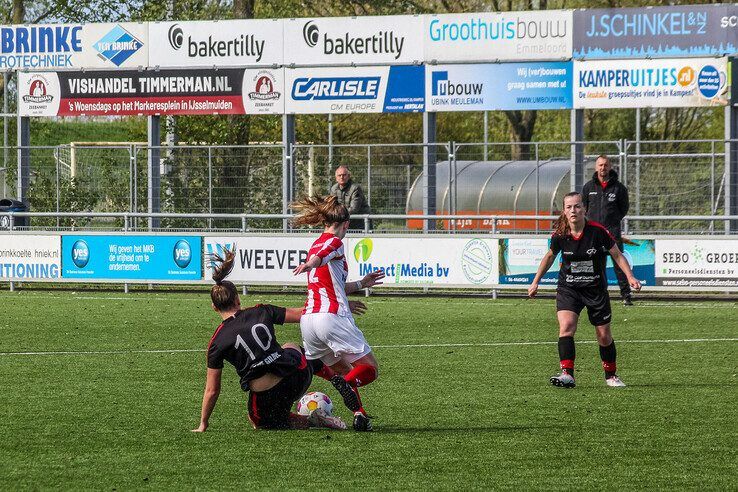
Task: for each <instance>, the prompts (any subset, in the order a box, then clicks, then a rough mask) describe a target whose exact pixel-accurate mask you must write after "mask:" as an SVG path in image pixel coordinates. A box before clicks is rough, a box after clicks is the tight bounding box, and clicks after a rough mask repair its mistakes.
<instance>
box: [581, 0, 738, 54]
mask: <svg viewBox="0 0 738 492" xmlns="http://www.w3.org/2000/svg"><path fill="white" fill-rule="evenodd" d="M736 25H738V7H736V6H733V5H688V6H673V7H648V8H631V9H593V10H577V11H575V12H574V58H592V59H595V58H656V57H660V58H674V57H680V56H710V55H725V54H732V53H735V52H736V44H737V43H736V40H737V39H738V34H736V31H735V29H736Z"/></svg>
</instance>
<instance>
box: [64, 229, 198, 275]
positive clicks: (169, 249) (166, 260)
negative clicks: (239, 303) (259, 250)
mask: <svg viewBox="0 0 738 492" xmlns="http://www.w3.org/2000/svg"><path fill="white" fill-rule="evenodd" d="M61 243H62V247H61V249H62V277H63V278H65V279H85V280H149V281H162V280H164V281H183V280H202V238H201V237H199V236H62V241H61Z"/></svg>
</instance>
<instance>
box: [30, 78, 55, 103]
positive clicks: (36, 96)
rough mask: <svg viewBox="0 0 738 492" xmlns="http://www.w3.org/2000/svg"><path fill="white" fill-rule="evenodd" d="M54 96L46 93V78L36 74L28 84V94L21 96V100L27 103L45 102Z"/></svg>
mask: <svg viewBox="0 0 738 492" xmlns="http://www.w3.org/2000/svg"><path fill="white" fill-rule="evenodd" d="M52 99H54V96H50V95H48V94H47V93H46V80H45V79H44V78H43V77H40V76H37V77H34V78H32V79H31V83H30V84H29V86H28V94H26V95H25V96H23V101H24V102H27V103H47V102H51V100H52Z"/></svg>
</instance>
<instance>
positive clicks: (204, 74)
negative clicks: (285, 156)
mask: <svg viewBox="0 0 738 492" xmlns="http://www.w3.org/2000/svg"><path fill="white" fill-rule="evenodd" d="M283 85H284V78H283V70H282V69H276V70H272V69H245V70H244V69H234V68H231V69H217V70H216V69H190V70H161V71H144V72H139V71H133V70H128V71H127V70H121V71H95V72H29V73H25V72H20V73H19V74H18V88H19V90H18V112H19V114H20V115H21V116H80V115H87V116H94V115H97V116H118V115H170V114H171V115H177V114H282V112H283V111H284V88H283Z"/></svg>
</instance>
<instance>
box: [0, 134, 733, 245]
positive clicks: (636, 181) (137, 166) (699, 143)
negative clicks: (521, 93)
mask: <svg viewBox="0 0 738 492" xmlns="http://www.w3.org/2000/svg"><path fill="white" fill-rule="evenodd" d="M581 146H582V147H583V148H584V154H585V160H586V163H587V166H588V167H587V171H586V172H585V181H586V180H587V179H590V178H591V173H592V168H593V163H594V159H595V158H596V156H597V155H599V154H607V155H609V156H611V159H612V161H613V164H614V166H615V168H616V170H617V171H618V172H619V173H620V179H621V181H622V182H623V183H624V184H626V185H627V186H628V187H629V190H630V199H631V208H630V214H631V215H637V216H654V217H655V218H654V219H651V220H635V221H629V228H630V230H631V232H633V233H640V234H646V233H659V232H688V233H695V232H699V233H702V232H707V233H709V232H715V233H724V228H723V226H722V224H719V223H715V222H714V221H708V222H706V221H704V220H699V221H697V220H686V219H685V220H673V219H669V220H667V219H664V220H661V219H659V218H658V217H660V216H671V217H674V216H719V215H723V214H724V203H725V181H726V176H725V155H726V154H725V153H726V148H725V147H726V145H725V142H723V141H716V140H696V141H640V142H634V141H626V140H619V141H610V142H586V143H582V144H581ZM573 147H574V144H573V143H572V142H536V143H531V144H529V145H526V146H523V147H522V148H521V147H514V146H513V145H511V144H509V143H505V144H502V143H490V144H481V143H454V142H446V143H438V144H431V145H430V146H424V145H422V144H406V145H402V144H398V145H384V144H369V145H331V146H328V145H309V144H299V145H295V146H293V147H292V148H291V149H290V152H289V154H290V157H291V159H290V162H291V163H292V165H293V166H294V179H293V181H292V183H291V187H292V188H293V189H292V190H291V193H289V194H288V196H289V195H291V196H294V197H298V196H301V195H304V194H324V193H327V192H328V191H329V189H330V186H331V185H332V184H333V182H334V170H335V168H336V167H337V166H338V165H340V164H343V165H347V166H348V167H349V169H350V170H351V173H352V177H353V179H354V181H355V182H357V183H359V184H360V185H361V186H362V187H363V188H364V190H365V193H366V196H367V199H368V201H369V203H370V205H371V209H372V213H373V214H383V215H387V214H392V215H398V214H399V215H401V214H406V213H410V212H411V210H410V209H411V206H410V205H411V203H410V202H411V198H412V196H411V195H412V194H413V190H416V192H417V193H420V194H421V195H422V194H423V193H426V194H427V192H426V190H423V189H418V187H422V179H420V178H421V174H422V172H423V156H424V152H426V151H432V152H434V153H435V155H436V157H437V160H438V162H439V165H438V170H439V171H438V173H439V174H438V176H437V188H438V189H439V197H440V199H439V200H438V204H437V210H438V212H439V213H447V214H454V213H456V214H469V210H467V209H466V207H464V206H461V207H460V204H461V203H462V201H463V198H464V197H465V196H472V197H476V196H479V202H480V203H481V201H482V199H483V198H484V197H482V195H481V194H480V193H481V192H480V190H481V189H482V186H483V185H485V184H486V186H487V187H486V188H485V190H486V191H485V193H488V194H491V195H495V194H501V193H503V192H505V193H513V194H515V196H516V197H517V195H519V194H520V193H521V190H523V187H524V186H523V185H525V186H527V187H530V188H531V189H532V190H533V191H532V194H533V195H532V196H534V197H535V200H534V202H531V203H533V205H530V206H529V207H528V209H526V210H520V209H515V208H513V209H510V210H507V209H502V208H500V209H495V210H485V211H484V212H486V215H507V213H511V212H512V214H513V215H515V214H520V215H521V216H523V215H526V214H527V215H547V214H550V213H554V212H556V210H555V204H554V206H551V205H550V203H549V202H551V200H548V201H547V200H543V199H539V198H540V197H544V196H548V195H547V193H549V192H551V191H552V190H550V189H547V188H550V187H551V184H550V183H548V182H546V181H545V180H542V179H541V176H542V175H543V174H542V173H543V172H544V171H546V169H547V167H546V166H551V165H552V164H553V163H558V164H562V163H563V166H561V165H560V166H559V167H560V168H562V169H565V168H566V163H567V162H569V163H570V162H571V155H572V153H573ZM30 150H31V152H30V155H31V159H30V162H31V183H30V188H29V191H28V199H29V202H30V206H31V210H32V211H34V212H114V213H123V212H127V213H130V214H134V215H131V217H130V218H131V220H132V223H131V224H130V225H131V227H134V228H138V227H144V226H145V220H144V219H143V218H142V217H141V216H138V215H135V214H138V213H145V212H148V211H149V204H148V200H147V197H148V186H149V185H148V182H149V176H148V171H147V159H148V154H149V152H150V151H151V150H152V148H149V147H147V146H146V145H141V144H126V145H103V146H100V145H64V146H58V147H32V148H31V149H30ZM158 150H160V153H161V169H160V170H161V188H160V202H161V212H162V213H165V214H177V215H169V216H164V217H163V218H162V227H167V228H180V229H182V228H186V229H192V228H198V229H230V228H236V229H238V228H240V223H238V219H233V218H224V217H216V216H214V215H213V214H281V213H282V212H283V203H282V196H283V190H282V187H283V179H282V169H283V154H284V148H283V147H282V146H281V145H250V146H174V147H161V148H158ZM17 151H18V149H17V148H15V147H7V148H4V149H3V156H4V163H3V167H2V168H0V180H1V181H2V186H3V190H2V191H3V196H5V197H14V196H15V194H16V192H15V190H16V179H17V166H16V161H15V157H16V155H17ZM490 161H492V162H494V163H498V164H496V165H499V166H501V165H503V164H504V165H505V166H506V169H508V170H509V171H510V172H512V173H514V172H515V171H518V170H519V171H520V173H519V174H520V176H521V180H520V182H519V183H518V185H516V184H515V183H514V182H513V183H512V184H506V183H505V184H503V183H502V182H500V183H498V182H496V181H495V180H492V181H489V182H487V183H482V182H478V181H475V180H473V179H467V180H466V181H465V180H464V179H462V178H463V176H464V173H465V172H468V170H469V169H471V168H472V167H470V166H477V167H479V166H481V165H482V164H480V163H484V162H490ZM443 169H446V171H444V172H445V174H444V172H441V171H442V170H443ZM731 178H732V179H733V180H737V179H738V176H732V177H731ZM570 183H571V176H570V175H569V174H566V175H562V176H561V177H560V179H559V180H558V181H557V186H560V187H561V188H562V189H566V191H569V189H570V188H571V184H570ZM505 186H507V187H511V189H505ZM515 186H519V188H515ZM554 191H555V190H554ZM475 194H476V195H475ZM480 210H481V209H480ZM198 214H206V215H198ZM411 222H412V221H411V220H407V219H405V218H388V217H387V218H377V219H376V220H375V221H374V223H373V226H374V227H375V228H376V229H378V230H393V231H394V230H404V229H407V228H408V227H411V228H412V225H411ZM518 222H519V223H520V224H523V223H524V222H525V221H523V220H520V221H518ZM529 223H532V222H529ZM465 224H466V225H465V227H464V228H466V229H472V230H473V229H489V228H490V225H489V224H486V225H485V224H482V221H481V220H480V221H474V220H470V221H469V222H468V223H465ZM511 224H512V226H511V227H509V228H508V231H509V232H516V231H518V230H520V231H523V230H526V229H527V228H528V227H529V225H516V223H515V222H514V221H513V222H511ZM31 225H32V226H34V227H53V228H67V227H73V228H81V227H113V228H122V227H123V225H124V224H123V218H122V217H121V216H116V217H107V216H97V217H93V216H58V215H57V216H47V217H34V218H33V220H32V223H31ZM434 225H435V226H436V227H437V228H438V229H441V230H444V229H456V228H457V225H458V222H457V221H453V220H443V219H439V220H437V221H436V223H435V224H434ZM282 226H283V221H282V220H280V219H277V218H263V219H253V222H252V227H253V228H262V229H275V228H282ZM541 227H543V228H545V224H544V225H543V226H541V224H539V223H536V224H535V228H536V229H539V228H541Z"/></svg>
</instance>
